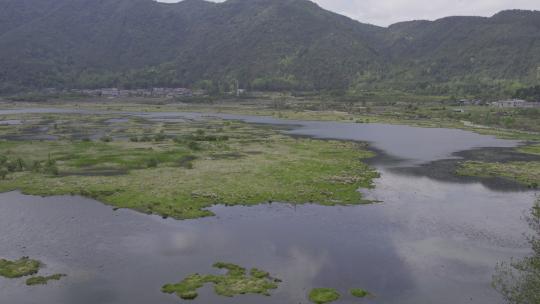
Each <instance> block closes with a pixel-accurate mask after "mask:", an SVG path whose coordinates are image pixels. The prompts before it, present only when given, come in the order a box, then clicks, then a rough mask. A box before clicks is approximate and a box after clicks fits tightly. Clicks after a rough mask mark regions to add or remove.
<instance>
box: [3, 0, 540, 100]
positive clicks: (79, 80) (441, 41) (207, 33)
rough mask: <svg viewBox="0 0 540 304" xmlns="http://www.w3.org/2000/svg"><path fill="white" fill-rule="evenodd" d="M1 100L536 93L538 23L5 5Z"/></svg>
mask: <svg viewBox="0 0 540 304" xmlns="http://www.w3.org/2000/svg"><path fill="white" fill-rule="evenodd" d="M0 5H2V8H3V9H2V11H1V12H0V67H1V69H0V92H4V93H6V92H10V91H17V90H21V89H38V88H45V87H57V88H95V87H112V86H115V87H127V88H130V87H151V86H193V85H196V84H205V85H206V86H209V85H210V84H213V85H214V86H217V85H218V84H219V85H220V86H221V89H227V87H228V86H230V85H232V84H233V83H235V82H236V80H238V81H239V82H240V84H241V86H242V87H246V88H252V89H260V90H289V89H294V90H336V89H337V90H350V91H351V92H358V91H366V90H384V89H397V90H405V91H410V92H415V93H429V94H467V93H473V94H479V93H481V92H483V91H485V90H488V91H490V92H491V91H497V92H505V91H508V92H513V91H515V90H516V89H519V88H521V87H525V86H532V85H535V84H538V74H539V73H540V70H539V68H540V12H536V11H534V12H533V11H504V12H501V13H499V14H497V15H495V16H493V17H492V18H481V17H449V18H444V19H440V20H437V21H433V22H430V21H412V22H404V23H398V24H395V25H392V26H390V27H388V28H383V27H377V26H372V25H368V24H363V23H360V22H357V21H354V20H351V19H349V18H347V17H344V16H341V15H338V14H335V13H332V12H329V11H326V10H324V9H322V8H320V7H318V6H317V5H316V4H314V3H312V2H310V1H307V0H228V1H226V2H223V3H211V2H205V1H203V0H186V1H183V2H180V3H177V4H164V3H158V2H155V1H152V0H0Z"/></svg>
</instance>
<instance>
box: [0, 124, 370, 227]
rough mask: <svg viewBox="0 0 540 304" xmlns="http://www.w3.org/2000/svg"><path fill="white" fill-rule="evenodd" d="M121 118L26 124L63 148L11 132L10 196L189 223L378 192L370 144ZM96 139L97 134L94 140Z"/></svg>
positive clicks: (7, 143)
mask: <svg viewBox="0 0 540 304" xmlns="http://www.w3.org/2000/svg"><path fill="white" fill-rule="evenodd" d="M111 118H112V117H108V116H99V115H96V116H80V115H78V114H63V115H61V114H55V115H42V116H39V115H36V116H27V117H26V119H25V125H24V127H22V128H33V129H37V128H40V129H41V130H44V131H43V132H44V135H49V136H56V137H58V138H59V139H58V140H55V141H49V140H28V139H25V138H24V136H23V135H21V130H20V129H17V128H12V129H10V130H4V132H6V133H7V134H6V135H8V137H9V136H12V137H14V138H16V139H14V140H4V141H0V168H4V169H3V171H1V172H2V174H1V176H0V178H2V180H1V181H0V191H11V190H17V189H18V190H21V191H23V192H24V193H26V194H35V195H63V194H71V195H83V196H86V197H90V198H95V199H97V200H100V201H102V202H105V203H108V204H111V205H113V206H115V207H119V208H130V209H135V210H138V211H141V212H145V213H149V214H159V215H162V216H164V217H174V218H177V219H188V218H197V217H202V216H209V215H212V213H211V212H210V211H208V210H206V208H207V207H209V206H211V205H214V204H225V205H237V204H244V205H253V204H259V203H265V202H288V203H318V204H323V205H351V204H361V203H366V201H364V200H363V199H362V197H361V194H360V193H358V192H357V189H358V188H359V187H371V186H372V180H373V179H374V178H376V177H377V176H378V174H377V172H375V171H374V170H373V169H372V168H370V167H368V166H367V165H366V164H364V163H363V162H362V159H364V158H368V157H371V156H372V153H371V152H368V151H367V150H366V148H365V146H363V145H362V144H357V143H350V142H339V141H323V140H312V139H300V138H291V137H288V136H284V135H282V134H280V133H279V132H277V131H274V130H271V129H270V128H268V127H261V126H252V125H248V124H245V123H242V122H237V121H224V120H221V119H217V118H210V117H208V118H205V119H204V120H203V121H174V122H172V121H168V120H165V122H163V121H160V120H159V119H154V120H147V119H143V118H140V117H127V118H126V119H123V120H120V119H116V120H114V122H113V123H110V122H108V123H105V121H110V120H111ZM51 125H52V126H54V127H50V128H45V126H51ZM88 130H93V133H92V134H88V133H84V132H88ZM81 134H84V136H81ZM99 134H108V135H107V138H108V139H107V140H103V139H102V138H103V137H102V136H99ZM77 138H79V139H77ZM89 138H95V139H89ZM100 138H101V139H100Z"/></svg>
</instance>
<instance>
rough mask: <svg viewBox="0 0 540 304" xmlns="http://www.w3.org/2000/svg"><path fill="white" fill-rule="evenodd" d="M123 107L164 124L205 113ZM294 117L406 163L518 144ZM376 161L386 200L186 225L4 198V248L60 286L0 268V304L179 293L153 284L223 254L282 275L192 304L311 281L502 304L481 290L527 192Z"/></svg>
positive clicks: (202, 269)
mask: <svg viewBox="0 0 540 304" xmlns="http://www.w3.org/2000/svg"><path fill="white" fill-rule="evenodd" d="M36 111H37V110H36ZM46 111H50V110H46ZM2 113H3V112H2V111H0V114H2ZM21 113H22V112H21ZM124 114H125V113H124ZM124 114H123V115H124ZM131 115H137V116H142V117H145V118H147V119H166V120H167V119H182V118H185V119H202V118H203V116H205V115H201V114H181V115H180V114H178V113H155V114H152V113H145V114H142V113H131ZM220 116H221V117H225V118H230V119H240V118H241V119H245V120H247V121H249V122H258V123H280V124H290V123H291V122H289V121H277V120H275V119H273V118H264V117H263V118H260V117H245V116H234V115H220ZM293 123H294V122H293ZM296 123H297V124H301V125H302V126H301V127H299V128H298V129H296V130H293V131H292V132H293V133H295V134H301V135H317V136H320V137H325V138H340V139H355V140H365V141H370V142H372V144H373V145H375V146H376V147H377V148H379V149H382V150H384V151H386V152H389V154H391V155H393V156H396V157H398V158H404V159H408V160H409V161H408V162H406V164H411V163H414V164H416V163H421V162H429V161H431V160H434V159H438V158H441V157H448V156H450V155H451V154H452V153H453V152H457V151H460V150H464V149H471V148H475V147H486V146H512V145H515V144H516V143H515V142H509V141H501V140H497V139H494V138H493V137H486V136H480V135H476V134H473V133H470V132H464V131H459V130H442V129H419V128H411V127H403V126H384V125H362V124H340V123H320V122H303V123H302V122H296ZM380 170H381V172H382V177H381V178H380V179H378V180H377V187H376V188H375V189H374V190H370V191H367V193H366V194H367V195H368V196H369V197H370V198H373V199H377V200H381V201H384V203H383V204H376V205H369V206H356V207H322V206H313V205H306V206H296V207H294V206H290V205H284V204H271V205H262V206H256V207H223V206H216V207H214V208H212V209H213V211H214V212H216V214H218V216H216V217H213V218H205V219H200V220H190V221H175V220H172V219H168V220H163V219H161V218H160V217H157V216H147V215H143V214H138V213H135V212H132V211H128V210H121V211H117V212H113V211H112V210H111V208H110V207H107V206H105V205H102V204H100V203H97V202H95V201H92V200H88V199H83V198H78V197H52V198H37V197H30V196H23V195H20V194H18V193H5V194H0V231H2V233H1V234H0V255H2V256H3V257H7V258H17V257H20V256H21V255H29V256H32V257H35V258H39V259H42V260H43V261H44V262H45V263H46V264H47V267H46V268H45V269H44V270H43V274H51V273H56V272H64V273H67V274H69V277H68V278H66V279H64V280H62V281H61V282H54V283H52V284H51V285H49V286H46V287H35V288H29V287H26V286H24V282H23V280H5V279H1V278H0V300H1V301H0V302H1V303H4V302H6V303H11V304H19V303H21V304H23V303H24V304H33V303H36V304H37V303H39V304H53V303H55V304H56V303H80V304H87V303H88V304H90V303H91V304H95V303H130V304H132V303H135V304H137V303H141V304H143V303H145V304H147V303H164V304H166V303H179V301H180V300H179V299H177V298H176V297H174V296H170V295H165V294H162V293H161V292H160V287H161V286H162V285H163V284H165V283H172V282H177V281H179V280H180V279H182V278H183V277H184V276H186V275H187V274H190V273H194V272H199V273H215V272H216V270H215V269H213V268H212V267H211V265H212V264H213V263H214V262H216V261H227V262H233V263H237V264H240V265H242V266H246V267H259V268H262V269H266V270H269V271H270V272H271V273H272V274H274V275H276V276H277V277H279V278H281V279H283V280H284V282H283V283H282V285H281V287H280V289H278V290H277V291H275V292H274V293H273V296H272V297H270V298H268V297H262V296H254V295H248V296H242V297H236V298H233V299H228V298H221V297H217V296H216V295H214V294H213V292H212V290H211V288H209V287H206V288H203V289H202V290H201V292H200V297H199V298H198V299H197V300H195V301H193V303H195V304H197V303H204V304H206V303H225V304H226V303H237V304H243V303H246V304H248V303H249V304H252V303H254V302H257V303H261V304H264V303H306V302H307V301H306V299H305V295H306V294H307V292H308V291H309V289H310V288H313V287H336V288H338V289H339V290H340V291H341V292H342V294H343V299H342V300H341V301H340V302H341V303H358V301H357V300H355V299H353V298H352V297H351V296H349V295H347V294H346V293H347V292H346V291H347V290H348V289H349V288H352V287H361V288H366V289H368V290H370V291H371V292H373V293H375V294H376V295H377V298H376V299H375V300H374V301H371V300H364V301H363V303H370V302H377V303H400V304H408V303H411V304H412V303H414V304H417V303H442V304H445V303H448V304H450V303H452V304H454V303H466V302H470V303H486V304H487V303H489V304H493V303H500V302H501V300H500V298H499V296H498V295H497V294H496V293H495V292H494V291H493V290H492V289H491V287H490V286H489V283H490V280H491V275H492V272H493V269H494V266H495V265H496V263H497V262H498V261H501V260H505V259H508V258H510V257H512V256H517V257H519V256H522V255H524V254H526V253H527V248H526V244H525V242H524V237H523V235H522V233H523V232H524V231H527V226H526V224H525V223H524V221H523V220H522V215H523V214H524V212H525V211H526V210H527V209H528V208H529V207H530V206H531V203H532V201H533V193H531V192H495V191H491V190H489V189H487V188H485V187H484V186H482V185H481V184H479V183H468V184H457V183H450V182H441V181H435V180H432V179H429V178H426V177H421V176H406V175H399V174H396V173H392V172H390V171H387V170H385V169H384V168H383V167H381V168H380Z"/></svg>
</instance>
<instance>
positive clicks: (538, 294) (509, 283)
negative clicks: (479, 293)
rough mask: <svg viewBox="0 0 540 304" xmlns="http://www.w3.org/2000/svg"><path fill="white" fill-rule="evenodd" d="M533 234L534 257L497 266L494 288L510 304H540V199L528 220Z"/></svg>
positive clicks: (530, 240) (531, 241)
mask: <svg viewBox="0 0 540 304" xmlns="http://www.w3.org/2000/svg"><path fill="white" fill-rule="evenodd" d="M527 222H528V223H529V226H530V227H531V229H532V230H533V234H532V235H531V236H529V237H528V241H529V244H530V245H531V247H532V251H533V252H532V255H531V256H528V257H526V258H523V259H521V260H512V261H511V262H510V263H501V264H499V265H498V266H497V270H496V274H495V276H494V277H493V287H494V288H495V289H496V290H497V291H499V292H500V293H501V294H502V296H503V297H504V298H505V300H506V302H507V303H510V304H540V198H538V199H537V201H536V203H535V204H534V206H533V208H532V210H531V215H530V216H529V217H528V218H527Z"/></svg>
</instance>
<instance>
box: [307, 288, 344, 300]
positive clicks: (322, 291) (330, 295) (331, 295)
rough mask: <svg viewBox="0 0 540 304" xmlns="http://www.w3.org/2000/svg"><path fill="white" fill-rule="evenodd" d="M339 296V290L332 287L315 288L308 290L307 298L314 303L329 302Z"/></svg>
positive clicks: (337, 298)
mask: <svg viewBox="0 0 540 304" xmlns="http://www.w3.org/2000/svg"><path fill="white" fill-rule="evenodd" d="M339 298H340V294H339V292H337V290H335V289H333V288H315V289H312V290H311V291H310V292H309V300H310V301H311V302H313V303H315V304H325V303H330V302H334V301H337V300H339Z"/></svg>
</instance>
